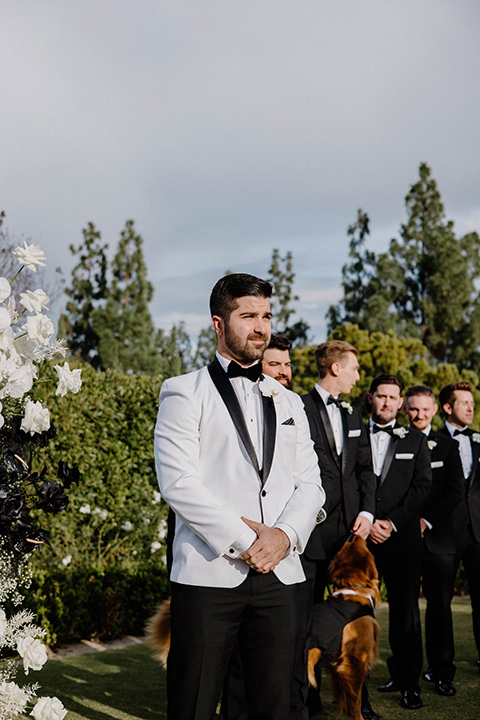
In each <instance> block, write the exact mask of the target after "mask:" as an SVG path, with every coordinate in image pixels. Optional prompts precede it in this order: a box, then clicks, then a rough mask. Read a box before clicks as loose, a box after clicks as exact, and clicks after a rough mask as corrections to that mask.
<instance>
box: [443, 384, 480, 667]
mask: <svg viewBox="0 0 480 720" xmlns="http://www.w3.org/2000/svg"><path fill="white" fill-rule="evenodd" d="M439 400H440V406H441V408H442V410H443V412H444V414H445V417H446V423H445V426H444V427H443V428H442V429H441V431H440V432H441V433H443V434H444V435H447V436H449V437H453V439H454V440H456V441H457V443H458V446H459V451H460V459H461V461H462V468H463V477H464V486H463V493H462V498H461V500H460V504H459V505H458V507H457V509H456V510H455V513H454V516H453V526H454V534H455V548H456V556H455V572H456V570H457V569H458V566H459V564H460V562H462V563H463V567H464V568H465V574H466V576H467V580H468V590H469V593H470V600H471V603H472V621H473V635H474V638H475V645H476V647H477V653H478V657H479V658H480V467H479V466H480V434H479V433H474V432H472V430H471V429H470V428H469V425H471V424H472V422H473V413H474V409H475V403H474V399H473V393H472V384H471V383H469V382H468V381H466V380H459V381H457V382H454V383H450V384H449V385H446V386H445V387H444V388H442V390H441V391H440V395H439ZM477 662H478V665H479V666H480V659H479V660H478V661H477Z"/></svg>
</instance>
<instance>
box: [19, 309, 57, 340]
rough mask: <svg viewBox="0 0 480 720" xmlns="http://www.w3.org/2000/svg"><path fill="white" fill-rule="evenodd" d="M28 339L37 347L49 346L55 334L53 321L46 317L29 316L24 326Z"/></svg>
mask: <svg viewBox="0 0 480 720" xmlns="http://www.w3.org/2000/svg"><path fill="white" fill-rule="evenodd" d="M23 329H24V330H25V331H26V332H27V334H28V337H29V338H30V340H32V341H33V342H34V343H36V344H37V345H48V343H49V342H50V338H51V337H52V335H53V334H54V332H55V328H54V326H53V323H52V321H51V320H50V318H49V317H47V316H46V315H41V314H40V315H29V316H28V318H27V322H26V323H25V325H24V326H23Z"/></svg>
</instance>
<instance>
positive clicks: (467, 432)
mask: <svg viewBox="0 0 480 720" xmlns="http://www.w3.org/2000/svg"><path fill="white" fill-rule="evenodd" d="M457 435H467V436H468V435H470V430H469V428H463V430H454V431H453V437H456V436H457Z"/></svg>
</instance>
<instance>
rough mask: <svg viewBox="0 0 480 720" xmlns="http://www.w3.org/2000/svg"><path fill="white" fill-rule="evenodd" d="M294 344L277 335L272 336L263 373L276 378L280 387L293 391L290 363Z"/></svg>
mask: <svg viewBox="0 0 480 720" xmlns="http://www.w3.org/2000/svg"><path fill="white" fill-rule="evenodd" d="M291 349H292V343H291V342H290V340H289V339H288V338H287V337H285V335H280V333H276V334H275V335H272V337H271V339H270V344H269V346H268V347H267V349H266V350H265V352H264V353H263V358H262V371H263V374H264V375H270V377H273V378H275V380H276V381H277V382H279V383H280V385H283V386H284V387H286V388H287V390H293V381H292V363H291V361H290V350H291Z"/></svg>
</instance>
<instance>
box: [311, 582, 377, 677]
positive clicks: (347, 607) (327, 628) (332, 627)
mask: <svg viewBox="0 0 480 720" xmlns="http://www.w3.org/2000/svg"><path fill="white" fill-rule="evenodd" d="M365 615H370V617H375V613H374V611H373V607H372V605H371V604H370V603H368V605H363V604H361V603H358V602H355V601H353V600H344V599H343V598H342V597H332V596H331V595H330V597H328V598H327V599H326V600H325V601H324V602H321V603H318V605H314V607H313V623H312V633H311V635H310V639H309V643H308V647H309V650H311V649H312V648H319V649H321V650H323V653H322V656H321V657H320V660H319V661H318V665H321V666H322V667H330V666H331V665H333V663H334V662H335V661H336V660H337V659H338V656H339V654H340V651H341V649H342V634H343V629H344V627H345V625H348V623H351V622H352V621H353V620H356V619H357V618H360V617H365Z"/></svg>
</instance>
